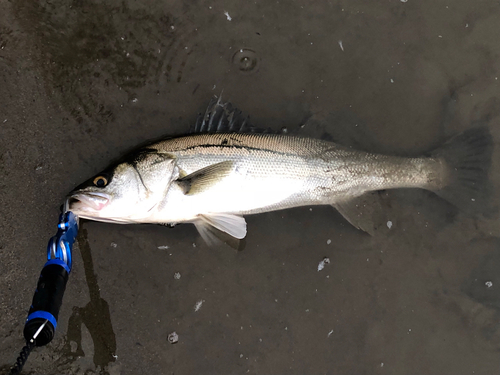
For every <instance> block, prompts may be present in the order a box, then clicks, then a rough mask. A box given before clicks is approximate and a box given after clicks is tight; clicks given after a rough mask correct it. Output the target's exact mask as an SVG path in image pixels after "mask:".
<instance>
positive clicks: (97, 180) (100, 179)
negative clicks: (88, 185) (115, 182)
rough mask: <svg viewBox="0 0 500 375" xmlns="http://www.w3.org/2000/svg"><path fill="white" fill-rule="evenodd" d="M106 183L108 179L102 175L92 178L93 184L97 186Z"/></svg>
mask: <svg viewBox="0 0 500 375" xmlns="http://www.w3.org/2000/svg"><path fill="white" fill-rule="evenodd" d="M107 184H108V179H107V178H106V177H104V176H97V177H96V178H94V185H95V186H97V187H100V188H101V187H105V186H106V185H107Z"/></svg>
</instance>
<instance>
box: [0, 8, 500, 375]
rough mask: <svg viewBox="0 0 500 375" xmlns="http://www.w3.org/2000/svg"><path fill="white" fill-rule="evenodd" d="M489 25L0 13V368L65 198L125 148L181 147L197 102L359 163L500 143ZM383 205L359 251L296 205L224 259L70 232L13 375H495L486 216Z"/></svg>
mask: <svg viewBox="0 0 500 375" xmlns="http://www.w3.org/2000/svg"><path fill="white" fill-rule="evenodd" d="M499 12H500V5H499V3H498V2H496V1H482V2H481V3H480V4H479V3H477V2H468V1H463V0H460V1H454V2H444V1H439V2H436V1H420V2H417V1H412V0H409V1H408V2H402V1H399V0H397V1H396V0H393V1H388V2H385V3H380V2H372V1H356V2H352V1H337V2H329V3H326V2H317V3H314V4H311V3H310V2H307V1H277V2H268V1H254V2H246V1H235V2H227V3H214V2H208V1H191V2H182V1H173V0H168V1H165V0H163V1H162V0H150V1H143V2H134V1H131V0H126V1H107V2H102V1H91V0H74V1H68V0H54V1H40V2H37V3H35V4H33V3H32V2H30V1H24V0H23V1H17V2H12V3H10V2H3V3H0V66H1V69H0V138H1V139H2V142H0V174H1V175H2V176H3V177H2V178H0V201H1V202H2V204H1V205H0V213H1V217H2V219H3V220H2V221H1V222H0V253H1V259H2V262H1V264H0V272H1V274H2V278H1V280H0V288H1V290H2V299H0V315H1V316H2V321H1V324H0V366H3V367H0V368H1V369H2V370H5V369H7V368H8V367H9V366H10V365H11V364H13V363H14V361H15V358H16V356H17V354H18V352H19V350H20V349H21V347H22V345H23V339H22V328H23V321H24V319H25V317H26V312H27V309H28V307H29V303H30V301H31V298H32V293H33V290H34V287H35V285H36V280H37V278H38V274H39V272H40V269H41V267H42V265H43V263H44V257H45V247H46V243H47V241H48V239H49V238H50V237H51V236H52V235H53V234H54V233H55V229H56V226H55V225H56V222H57V217H58V208H59V205H60V204H61V202H62V200H63V198H64V196H65V194H66V193H67V192H69V191H70V190H71V189H72V188H74V187H75V186H76V185H78V184H79V183H81V182H82V181H84V180H86V179H87V178H89V177H90V176H92V175H94V174H95V173H97V172H98V171H100V170H102V169H103V168H104V167H105V166H107V165H108V164H109V163H110V162H111V161H112V160H113V159H116V158H118V157H120V156H122V155H123V154H124V153H126V152H127V151H128V150H129V149H131V148H132V147H134V146H136V145H138V144H140V143H143V142H144V141H147V140H149V139H155V138H158V137H161V136H163V135H176V134H182V133H185V132H186V131H187V129H189V127H190V125H191V124H192V123H193V121H194V120H195V119H196V116H197V114H198V113H199V112H201V111H203V110H204V107H205V106H206V105H207V103H208V101H209V100H210V98H211V97H212V96H213V95H219V94H220V93H222V92H223V98H224V99H226V100H230V101H231V102H233V103H234V105H236V106H238V107H239V108H240V109H242V110H243V111H244V112H246V113H248V114H249V115H250V116H251V120H252V123H254V124H255V125H258V126H263V127H271V128H272V129H275V130H280V129H282V128H283V127H286V129H287V131H288V133H289V134H298V135H305V136H312V137H318V138H325V139H332V138H333V139H339V140H342V141H343V143H345V144H348V145H354V146H355V147H357V148H360V149H366V150H370V151H377V152H385V153H391V154H401V155H415V154H419V153H421V152H425V151H427V150H429V149H432V148H433V147H434V146H436V145H438V144H440V143H441V142H442V141H443V140H444V139H446V138H447V137H448V136H450V135H452V134H455V133H457V132H459V131H461V130H464V129H467V128H469V127H471V126H473V125H475V124H477V123H481V124H487V125H488V126H489V127H490V129H491V132H492V134H493V136H494V137H495V139H496V140H497V142H498V140H499V139H500V126H499V125H500V124H499V114H500V111H499V108H500V106H499V104H500V94H499V92H500V91H499V81H498V77H499V76H500V72H499V69H498V61H499V58H500V56H499V54H500V49H499V47H498V35H499V34H500V22H499V21H500V13H499ZM304 124H306V125H305V126H303V125H304ZM498 156H499V151H498V148H497V149H496V150H495V154H494V160H493V165H492V172H491V180H492V183H493V184H494V185H495V186H496V187H498V186H500V172H499V165H498V160H499V158H498ZM381 197H382V202H383V206H384V209H385V210H386V211H385V215H386V217H387V221H388V222H389V221H390V223H391V224H392V225H391V224H389V225H387V224H388V223H380V226H381V230H380V231H379V232H378V233H377V235H376V236H373V237H370V236H368V235H366V234H364V233H362V232H360V231H357V230H356V229H355V228H353V227H351V226H350V225H349V224H348V223H347V222H346V221H344V219H343V218H342V217H341V216H340V215H339V214H338V213H336V212H334V211H333V210H332V208H331V207H314V208H313V209H310V208H308V207H304V208H300V209H293V210H287V211H282V212H273V213H268V214H261V215H256V216H250V217H248V218H247V221H248V229H249V234H248V236H247V239H246V246H245V249H244V250H243V251H241V252H235V251H233V250H230V249H228V248H220V249H209V248H208V247H206V245H205V244H204V243H203V242H202V241H201V239H200V237H199V236H198V234H197V233H196V230H195V229H194V227H193V226H190V225H179V226H176V227H175V228H173V229H168V228H165V227H160V226H151V225H140V226H119V225H110V224H103V223H93V222H84V223H83V225H82V228H81V231H80V234H79V238H78V241H77V242H78V246H77V247H75V251H74V256H75V260H74V267H73V272H72V274H71V276H70V280H69V283H68V288H67V291H66V294H65V298H64V302H63V307H62V309H61V313H60V319H59V324H60V326H59V327H58V331H57V334H56V337H55V339H54V341H53V342H52V343H51V344H49V345H48V346H47V347H44V348H38V349H36V350H35V352H34V353H33V354H32V355H31V356H30V358H29V360H28V364H27V365H26V367H25V369H26V373H32V374H35V373H36V374H63V373H64V374H94V373H95V374H240V373H241V374H243V373H259V374H285V373H286V374H485V375H486V374H488V375H489V374H495V373H498V372H499V371H500V344H499V343H500V329H499V327H500V325H499V318H500V303H499V301H500V289H499V286H500V277H499V276H498V269H499V267H500V222H499V220H498V213H497V211H495V210H494V209H493V210H492V213H489V214H488V215H487V216H486V217H478V218H475V217H470V216H467V215H465V214H464V213H461V212H459V211H458V210H457V209H456V208H454V207H453V206H451V205H450V204H448V203H447V202H445V201H443V200H441V199H439V198H438V197H436V196H435V195H433V194H431V193H427V192H424V191H418V190H395V191H387V192H384V193H383V194H382V195H381ZM496 205H498V196H495V197H494V198H493V200H492V207H495V206H496ZM389 226H390V228H389ZM325 257H328V258H329V259H330V263H329V264H326V265H325V267H324V269H322V270H321V271H318V264H319V263H320V262H321V261H322V260H323V259H324V258H325ZM176 274H178V275H177V276H175V275H176ZM179 274H180V278H179ZM174 276H175V277H174ZM195 307H197V309H198V310H197V311H195ZM174 331H175V332H176V333H177V334H178V336H179V341H178V343H176V344H174V345H172V344H170V343H169V342H168V340H167V337H168V335H169V334H170V333H172V332H174Z"/></svg>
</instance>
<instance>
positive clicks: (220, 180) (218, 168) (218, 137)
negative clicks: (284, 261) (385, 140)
mask: <svg viewBox="0 0 500 375" xmlns="http://www.w3.org/2000/svg"><path fill="white" fill-rule="evenodd" d="M217 105H218V106H220V107H221V108H223V109H226V110H227V108H228V107H227V106H226V107H225V105H222V104H220V102H217ZM212 106H213V104H212ZM216 109H217V108H216ZM215 112H217V111H215ZM219 112H220V111H219ZM233 114H234V111H233V110H232V111H229V112H227V111H226V113H222V115H220V113H219V115H220V121H219V122H222V120H224V119H227V118H228V117H229V116H232V115H233ZM210 116H213V115H212V114H209V115H208V118H209V119H210ZM229 123H231V121H230V120H229ZM209 130H210V129H209ZM490 157H491V137H490V136H489V132H488V131H487V130H486V129H484V128H479V129H472V130H470V131H468V132H465V133H462V134H461V135H458V136H457V137H455V138H453V139H452V140H450V141H449V142H447V143H446V144H445V145H443V146H442V147H441V148H439V149H437V150H436V151H434V152H433V153H431V154H429V155H427V156H422V157H418V158H405V157H397V156H388V155H381V154H374V153H368V152H363V151H356V150H353V149H350V148H348V147H344V146H341V145H338V144H336V143H333V142H327V141H323V140H318V139H311V138H301V137H294V136H287V135H277V134H255V133H249V134H245V133H237V132H232V133H227V132H222V133H221V132H215V133H210V132H209V133H208V134H194V135H189V136H184V137H177V138H169V139H166V140H164V141H160V142H158V143H155V144H152V145H149V146H147V147H145V148H143V149H140V150H139V151H137V152H135V153H132V154H131V155H129V157H128V158H126V159H125V160H124V161H123V162H120V163H118V164H117V165H115V166H112V167H110V168H109V169H108V170H106V171H104V172H103V173H101V174H99V175H97V176H96V177H95V178H93V179H91V180H89V181H88V182H87V183H86V184H84V185H82V186H80V187H79V188H77V189H76V190H75V191H73V192H72V193H71V194H70V200H69V201H70V207H69V209H70V210H71V211H73V212H74V213H75V214H76V215H78V216H79V217H81V218H86V219H91V220H98V221H105V222H116V223H123V224H127V223H158V224H176V223H184V222H190V223H194V224H195V225H196V226H197V228H198V230H199V231H200V233H201V234H202V236H203V237H204V238H205V239H207V240H209V239H210V238H211V235H210V233H211V232H212V230H218V231H221V232H225V233H227V234H229V235H230V236H233V237H235V238H238V239H241V238H243V237H245V235H246V222H245V220H244V218H243V215H248V214H257V213H261V212H268V211H274V210H281V209H287V208H291V207H299V206H310V205H328V204H329V205H333V206H334V207H335V208H337V209H338V210H339V211H340V212H341V213H342V214H343V215H344V217H346V219H347V220H348V221H350V222H351V223H352V224H353V225H355V226H357V227H358V228H360V229H363V230H365V231H367V232H371V231H372V230H371V227H370V224H369V223H368V225H367V223H366V215H365V216H363V212H362V211H363V207H360V204H359V202H360V200H359V199H362V197H364V196H366V194H367V193H369V192H372V191H377V190H384V189H395V188H422V189H427V190H431V191H434V192H436V193H437V194H439V195H441V196H443V197H444V198H446V199H449V200H450V201H452V203H456V204H459V205H464V206H470V205H471V202H476V199H477V202H479V200H480V199H479V198H480V195H481V194H482V192H483V190H484V189H483V185H484V180H486V178H487V164H488V161H489V158H490ZM465 201H467V202H465ZM462 203H464V204H462ZM365 206H366V204H365ZM214 228H215V229H214Z"/></svg>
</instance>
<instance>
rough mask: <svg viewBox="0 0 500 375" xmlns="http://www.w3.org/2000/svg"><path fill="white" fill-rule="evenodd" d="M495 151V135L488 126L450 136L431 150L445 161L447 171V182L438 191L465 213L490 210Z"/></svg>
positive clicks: (436, 191)
mask: <svg viewBox="0 0 500 375" xmlns="http://www.w3.org/2000/svg"><path fill="white" fill-rule="evenodd" d="M492 153H493V138H492V136H491V134H490V132H489V130H488V128H486V127H479V128H473V129H469V130H466V131H464V132H463V133H460V134H458V135H456V136H455V137H453V138H451V139H450V140H449V141H448V142H446V143H445V144H444V145H443V146H441V147H440V148H438V149H436V150H435V151H434V152H433V153H432V156H433V157H436V158H440V159H441V160H444V162H445V164H446V166H447V173H448V176H447V178H446V181H447V185H446V186H445V187H443V188H441V189H439V190H435V193H436V194H437V195H439V196H441V197H442V198H444V199H446V200H447V201H449V202H450V203H452V204H454V205H455V206H457V207H458V208H460V209H461V210H463V211H465V212H468V213H472V214H478V213H485V212H486V211H488V208H489V204H490V196H491V186H490V183H489V179H488V172H489V168H490V165H491V156H492Z"/></svg>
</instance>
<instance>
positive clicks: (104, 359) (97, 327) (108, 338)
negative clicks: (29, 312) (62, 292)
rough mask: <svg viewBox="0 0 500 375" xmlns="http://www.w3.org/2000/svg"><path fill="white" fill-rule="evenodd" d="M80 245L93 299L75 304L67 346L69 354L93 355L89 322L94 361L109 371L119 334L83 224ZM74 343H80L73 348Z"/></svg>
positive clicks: (69, 355)
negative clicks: (85, 336) (88, 348)
mask: <svg viewBox="0 0 500 375" xmlns="http://www.w3.org/2000/svg"><path fill="white" fill-rule="evenodd" d="M77 240H78V248H79V249H80V253H81V256H82V259H83V268H84V270H85V278H86V280H87V285H88V287H89V294H90V301H89V303H87V305H85V306H84V307H78V306H74V307H73V313H72V314H71V317H70V318H69V322H68V332H67V340H66V345H65V347H64V349H63V352H65V354H66V356H68V357H80V356H85V355H90V353H85V352H84V351H83V348H82V324H84V325H85V327H86V328H87V330H88V331H89V333H90V336H91V338H92V342H93V346H94V353H93V361H94V365H95V366H96V368H98V369H99V368H100V369H101V372H100V373H101V374H108V373H107V372H106V371H105V368H106V366H108V365H109V364H110V363H111V362H114V361H115V358H114V355H115V353H116V338H115V333H114V332H113V326H112V324H111V316H110V313H109V306H108V303H107V302H106V301H105V300H104V299H103V298H101V296H100V288H99V285H98V283H97V275H96V274H95V272H94V264H93V261H92V253H91V250H90V246H89V243H88V240H87V230H86V229H84V228H80V232H79V234H78V238H77ZM72 344H76V347H73V348H72Z"/></svg>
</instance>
